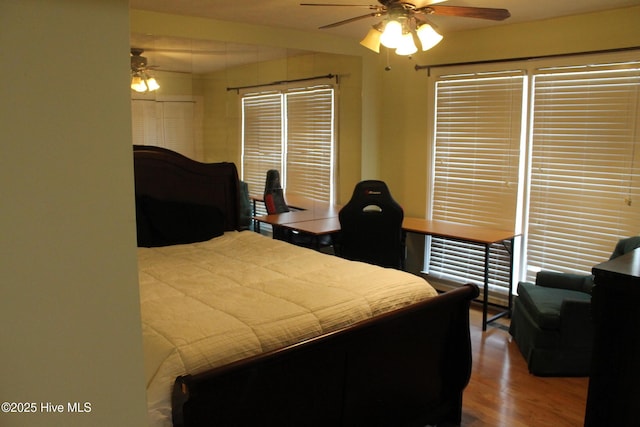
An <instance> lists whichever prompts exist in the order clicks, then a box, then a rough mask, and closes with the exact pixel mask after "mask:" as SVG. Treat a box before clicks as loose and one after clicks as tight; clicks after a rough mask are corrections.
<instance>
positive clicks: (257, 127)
mask: <svg viewBox="0 0 640 427" xmlns="http://www.w3.org/2000/svg"><path fill="white" fill-rule="evenodd" d="M282 118H283V100H282V96H281V94H279V93H274V94H268V95H260V96H251V97H244V98H242V179H243V181H245V182H246V183H247V184H248V186H249V192H250V194H251V195H252V196H261V195H262V193H263V191H264V184H265V180H266V175H267V171H268V170H269V169H277V170H278V171H280V172H281V173H282V159H283V151H282V150H283V147H282V145H283V138H284V133H283V129H282ZM281 178H282V177H281Z"/></svg>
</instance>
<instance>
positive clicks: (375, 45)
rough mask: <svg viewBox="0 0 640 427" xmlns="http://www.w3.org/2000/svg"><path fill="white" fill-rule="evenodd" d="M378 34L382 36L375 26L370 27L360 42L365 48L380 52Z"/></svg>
mask: <svg viewBox="0 0 640 427" xmlns="http://www.w3.org/2000/svg"><path fill="white" fill-rule="evenodd" d="M380 36H382V33H381V32H380V31H378V30H377V29H376V28H375V27H372V28H371V29H370V30H369V32H368V33H367V35H366V36H365V37H364V38H363V39H362V41H361V42H360V44H361V45H362V46H364V47H366V48H367V49H371V50H372V51H374V52H376V53H380Z"/></svg>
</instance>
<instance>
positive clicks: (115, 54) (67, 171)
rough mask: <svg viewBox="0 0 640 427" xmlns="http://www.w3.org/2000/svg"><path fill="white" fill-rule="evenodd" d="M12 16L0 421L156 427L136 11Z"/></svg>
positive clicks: (0, 99)
mask: <svg viewBox="0 0 640 427" xmlns="http://www.w3.org/2000/svg"><path fill="white" fill-rule="evenodd" d="M0 10H1V12H0V34H1V36H0V52H1V53H0V56H1V57H2V66H1V67H0V82H1V83H0V84H1V85H2V89H1V90H0V93H2V96H0V111H1V114H0V129H2V137H1V138H2V144H0V182H2V184H1V185H0V199H1V200H2V202H0V203H1V204H2V207H1V208H0V236H1V237H0V253H1V254H2V256H0V278H1V279H0V295H1V296H0V325H1V326H0V331H1V332H0V361H1V364H2V380H1V385H0V401H2V402H21V403H25V402H33V403H35V404H36V408H35V409H36V413H33V414H25V413H1V414H0V424H1V425H3V426H12V427H19V426H63V425H64V426H122V427H125V426H131V427H139V426H143V425H145V424H146V402H145V384H144V375H143V366H142V344H141V331H140V328H141V326H140V307H139V297H138V286H137V280H138V279H137V266H136V248H135V246H136V243H135V209H134V203H133V186H132V183H133V167H132V156H131V146H130V145H131V120H130V104H129V96H130V95H129V88H128V84H127V82H128V79H129V75H128V67H129V64H128V58H127V55H126V53H127V51H128V45H129V40H128V30H129V14H128V2H127V0H109V1H108V2H105V1H104V0H47V1H42V0H8V1H6V0H5V1H2V5H1V6H0ZM46 402H51V403H53V404H55V405H60V404H62V405H63V409H64V413H58V414H51V413H46V412H45V411H43V410H42V409H41V406H40V404H41V403H46ZM74 402H81V404H82V405H83V404H84V402H89V403H90V404H91V407H90V410H91V412H84V413H81V414H71V413H69V412H68V406H67V404H68V403H72V404H73V403H74ZM82 408H83V409H89V408H85V407H84V406H82ZM3 412H4V411H3Z"/></svg>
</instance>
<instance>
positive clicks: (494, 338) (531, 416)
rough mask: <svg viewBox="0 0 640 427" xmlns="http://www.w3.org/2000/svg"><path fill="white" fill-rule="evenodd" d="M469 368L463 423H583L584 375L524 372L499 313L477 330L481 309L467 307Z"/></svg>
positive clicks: (493, 426)
mask: <svg viewBox="0 0 640 427" xmlns="http://www.w3.org/2000/svg"><path fill="white" fill-rule="evenodd" d="M470 323H471V345H472V350H473V370H472V374H471V381H470V383H469V385H468V386H467V388H466V389H465V391H464V397H463V413H462V426H463V427H485V426H486V427H523V426H526V427H539V426H552V427H561V426H566V427H569V426H570V427H576V426H582V425H583V423H584V412H585V408H586V402H587V388H588V384H589V379H588V378H548V377H536V376H534V375H531V374H529V371H528V370H527V365H526V362H525V360H524V357H523V356H522V354H521V353H520V350H518V347H517V345H516V343H515V342H513V341H512V339H511V335H509V332H508V325H509V319H499V320H498V321H497V322H495V323H492V324H490V325H489V326H488V327H487V331H486V332H484V333H483V332H482V326H481V324H482V310H481V307H480V305H476V304H474V305H473V306H472V309H471V322H470Z"/></svg>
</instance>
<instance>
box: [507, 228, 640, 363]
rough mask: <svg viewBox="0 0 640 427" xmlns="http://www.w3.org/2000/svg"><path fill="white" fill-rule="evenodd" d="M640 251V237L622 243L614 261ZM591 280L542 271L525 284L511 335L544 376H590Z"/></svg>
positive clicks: (528, 361)
mask: <svg viewBox="0 0 640 427" xmlns="http://www.w3.org/2000/svg"><path fill="white" fill-rule="evenodd" d="M637 247H640V236H635V237H630V238H627V239H622V240H620V241H618V244H617V245H616V248H615V250H614V251H613V253H612V254H611V258H610V259H613V258H616V257H617V256H620V255H623V254H625V253H627V252H629V251H631V250H633V249H634V248H637ZM592 287H593V277H592V276H591V275H581V274H571V273H556V272H550V271H540V272H539V273H538V274H537V275H536V283H535V284H534V283H529V282H520V283H519V284H518V296H517V297H516V298H515V300H514V305H513V313H512V317H511V325H510V327H509V332H510V333H511V335H512V336H513V338H514V340H515V341H516V343H517V344H518V347H519V348H520V351H521V352H522V354H523V356H524V357H525V359H526V360H527V365H528V367H529V372H531V373H532V374H534V375H539V376H587V375H589V370H590V365H591V349H592V346H593V321H592V318H591V289H592Z"/></svg>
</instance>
